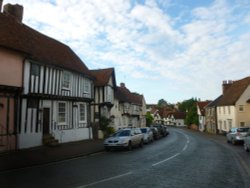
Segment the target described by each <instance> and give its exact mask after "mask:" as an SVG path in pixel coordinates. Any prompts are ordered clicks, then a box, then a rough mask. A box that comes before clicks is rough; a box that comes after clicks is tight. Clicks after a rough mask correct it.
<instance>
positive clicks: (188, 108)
mask: <svg viewBox="0 0 250 188" xmlns="http://www.w3.org/2000/svg"><path fill="white" fill-rule="evenodd" d="M196 104H197V99H194V98H191V99H188V100H185V101H183V102H182V103H180V104H179V107H178V108H179V110H180V111H181V112H186V113H187V114H186V118H185V124H186V125H187V126H190V125H191V124H196V125H198V124H199V121H198V114H197V107H196Z"/></svg>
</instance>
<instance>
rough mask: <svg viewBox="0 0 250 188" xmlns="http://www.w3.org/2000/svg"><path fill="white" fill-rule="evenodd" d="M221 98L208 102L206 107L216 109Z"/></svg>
mask: <svg viewBox="0 0 250 188" xmlns="http://www.w3.org/2000/svg"><path fill="white" fill-rule="evenodd" d="M221 98H222V95H220V96H219V97H217V98H216V99H215V100H214V101H212V102H210V103H209V104H208V105H207V106H205V108H206V107H216V106H217V105H218V103H219V101H220V99H221Z"/></svg>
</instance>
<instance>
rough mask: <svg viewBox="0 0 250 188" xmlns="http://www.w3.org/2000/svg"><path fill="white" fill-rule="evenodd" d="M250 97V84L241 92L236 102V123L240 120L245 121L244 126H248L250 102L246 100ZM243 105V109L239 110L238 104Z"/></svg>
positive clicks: (249, 124)
mask: <svg viewBox="0 0 250 188" xmlns="http://www.w3.org/2000/svg"><path fill="white" fill-rule="evenodd" d="M249 99H250V85H249V86H248V87H247V89H246V90H245V91H244V92H243V94H242V95H241V97H240V98H239V100H238V101H237V102H236V104H235V106H236V124H237V125H240V122H245V126H250V104H249V103H247V102H246V101H247V100H249ZM240 105H243V106H244V111H243V112H240V111H239V106H240Z"/></svg>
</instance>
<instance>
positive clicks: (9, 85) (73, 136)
mask: <svg viewBox="0 0 250 188" xmlns="http://www.w3.org/2000/svg"><path fill="white" fill-rule="evenodd" d="M1 9H2V8H0V151H10V150H16V149H23V148H30V147H35V146H41V145H43V144H44V143H46V142H45V141H46V140H45V138H47V141H48V140H49V141H50V142H51V144H55V143H65V142H72V141H78V140H84V139H93V138H95V137H98V130H99V122H100V119H101V117H103V116H104V117H106V118H108V119H110V120H111V121H110V122H111V123H110V126H113V127H114V128H115V129H119V128H121V127H127V126H135V127H143V126H145V125H146V122H145V113H146V105H145V100H144V97H143V95H139V94H137V93H132V92H130V91H129V89H127V88H126V86H125V84H124V83H122V84H121V85H120V86H117V85H116V78H115V69H114V68H107V69H100V70H89V69H88V68H87V66H86V65H85V64H84V63H83V62H82V60H81V59H80V58H79V57H78V56H77V55H76V54H75V53H74V52H73V51H72V49H71V48H69V47H68V46H67V45H65V44H63V43H61V42H59V41H57V40H55V39H52V38H50V37H48V36H46V35H43V34H41V33H40V32H38V31H36V30H34V29H32V28H30V27H29V26H27V25H25V24H24V23H22V17H23V7H22V6H20V5H11V4H7V5H5V6H4V8H3V10H1Z"/></svg>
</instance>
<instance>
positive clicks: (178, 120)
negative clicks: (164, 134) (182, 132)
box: [175, 119, 186, 127]
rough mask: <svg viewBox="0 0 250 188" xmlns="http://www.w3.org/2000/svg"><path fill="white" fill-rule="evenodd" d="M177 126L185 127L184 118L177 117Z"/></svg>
mask: <svg viewBox="0 0 250 188" xmlns="http://www.w3.org/2000/svg"><path fill="white" fill-rule="evenodd" d="M175 125H176V127H185V126H186V125H185V123H184V119H175Z"/></svg>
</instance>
